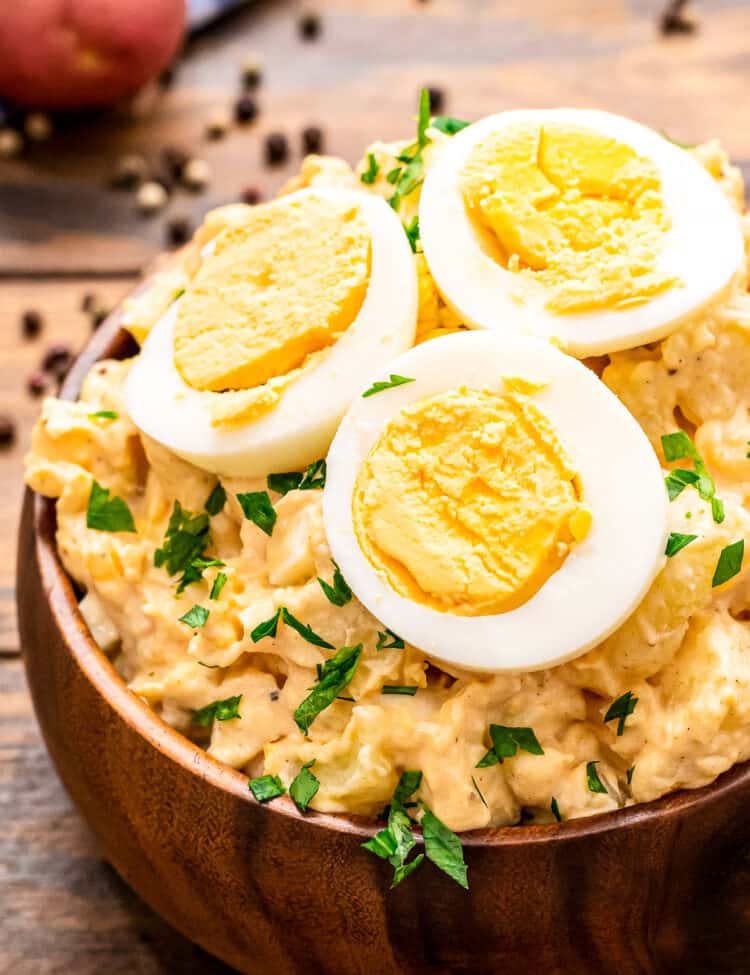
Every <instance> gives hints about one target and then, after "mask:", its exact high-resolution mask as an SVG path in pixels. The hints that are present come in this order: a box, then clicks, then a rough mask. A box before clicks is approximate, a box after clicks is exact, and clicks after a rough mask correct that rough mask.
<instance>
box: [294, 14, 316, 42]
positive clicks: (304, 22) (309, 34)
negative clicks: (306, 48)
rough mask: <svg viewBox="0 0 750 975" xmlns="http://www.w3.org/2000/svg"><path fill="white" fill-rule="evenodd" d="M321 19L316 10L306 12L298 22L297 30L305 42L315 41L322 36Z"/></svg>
mask: <svg viewBox="0 0 750 975" xmlns="http://www.w3.org/2000/svg"><path fill="white" fill-rule="evenodd" d="M320 27H321V23H320V17H319V16H318V14H316V13H315V11H314V10H305V11H303V13H301V14H300V16H299V19H298V20H297V30H298V31H299V35H300V37H301V38H302V39H303V40H304V41H314V40H315V39H316V38H317V37H318V35H319V34H320Z"/></svg>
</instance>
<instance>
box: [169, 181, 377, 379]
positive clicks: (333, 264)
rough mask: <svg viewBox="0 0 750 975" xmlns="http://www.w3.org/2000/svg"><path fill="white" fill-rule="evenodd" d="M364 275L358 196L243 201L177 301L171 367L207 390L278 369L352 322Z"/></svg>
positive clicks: (365, 246) (366, 247) (366, 255)
mask: <svg viewBox="0 0 750 975" xmlns="http://www.w3.org/2000/svg"><path fill="white" fill-rule="evenodd" d="M369 276H370V237H369V232H368V228H367V226H366V224H365V221H364V219H363V217H362V215H361V213H360V210H359V207H358V206H357V205H356V204H354V205H352V204H351V203H348V202H346V203H344V202H339V201H336V202H334V201H331V200H329V199H324V198H322V197H317V196H314V195H309V196H305V197H302V198H298V199H293V200H286V199H284V198H283V197H282V198H281V199H280V200H278V201H275V202H273V203H269V204H263V205H260V206H256V207H252V208H248V212H247V219H246V220H245V222H244V223H243V224H242V225H241V226H237V227H232V228H229V229H228V230H226V231H225V232H224V233H223V234H222V235H221V236H220V237H218V238H217V240H216V245H215V248H214V250H213V253H211V254H209V255H208V256H207V257H206V258H205V260H204V261H203V263H202V265H201V267H200V270H199V271H198V273H197V275H196V276H195V278H194V279H193V281H192V283H191V285H190V287H189V289H188V291H187V294H186V295H185V297H184V298H183V300H182V302H181V303H180V307H179V311H178V315H177V321H176V323H175V332H174V361H175V365H176V367H177V369H178V370H179V372H180V374H181V376H182V378H183V379H184V380H185V382H186V383H188V385H190V386H192V387H193V388H195V389H199V390H207V391H214V392H223V391H225V390H249V389H254V388H255V387H259V386H261V385H262V384H264V383H266V382H268V381H269V380H272V379H274V378H275V377H279V376H284V375H285V374H287V373H288V372H289V371H290V370H293V369H297V368H299V367H300V366H302V365H304V363H305V360H306V359H307V357H308V356H310V355H312V354H314V353H317V352H320V351H321V350H323V349H325V348H326V347H328V346H330V345H332V344H333V343H334V342H336V340H337V339H338V338H340V336H341V335H342V333H343V332H344V331H345V330H346V329H347V328H348V326H349V325H351V324H352V322H353V321H354V319H355V318H356V316H357V314H358V312H359V309H360V307H361V305H362V302H363V300H364V297H365V293H366V291H367V285H368V281H369Z"/></svg>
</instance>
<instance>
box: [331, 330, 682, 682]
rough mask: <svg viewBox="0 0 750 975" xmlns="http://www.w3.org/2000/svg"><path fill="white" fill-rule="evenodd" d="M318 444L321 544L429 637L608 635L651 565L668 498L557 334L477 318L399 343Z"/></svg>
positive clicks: (405, 631)
mask: <svg viewBox="0 0 750 975" xmlns="http://www.w3.org/2000/svg"><path fill="white" fill-rule="evenodd" d="M378 380H379V382H376V383H374V384H373V385H372V386H371V387H370V388H369V390H367V391H365V393H364V395H360V396H358V397H357V399H356V400H355V401H354V403H353V405H352V406H351V408H350V409H349V411H348V412H347V414H346V416H345V418H344V420H343V422H342V424H341V426H340V428H339V430H338V433H337V434H336V437H335V438H334V441H333V443H332V445H331V449H330V451H329V454H328V476H327V481H326V487H325V492H324V499H323V509H324V519H325V527H326V532H327V536H328V541H329V544H330V547H331V551H332V553H333V557H334V559H335V560H336V562H337V563H338V565H339V567H340V569H341V571H342V573H343V575H344V577H345V578H346V580H347V583H348V584H349V586H350V587H351V589H352V590H353V591H354V593H355V594H356V595H357V597H358V598H359V599H360V601H361V602H362V603H364V605H365V606H366V607H367V608H368V609H369V610H370V612H371V613H373V615H375V616H376V617H377V618H378V619H379V620H381V621H382V622H383V623H384V624H385V625H386V626H387V627H388V628H389V629H390V630H392V631H393V632H394V633H395V634H398V636H400V637H401V638H402V639H405V640H407V641H408V642H409V643H411V644H413V645H414V646H416V647H419V648H420V649H421V650H423V651H424V652H425V653H427V654H429V655H431V656H433V657H435V658H437V659H438V660H441V661H443V662H446V663H448V664H452V665H454V666H457V667H461V668H467V669H472V670H479V671H495V672H497V671H505V670H534V669H538V668H543V667H549V666H551V665H554V664H558V663H561V662H563V661H565V660H567V659H570V658H572V657H575V656H577V655H578V654H581V653H583V652H584V651H585V650H587V649H589V648H590V647H592V646H594V645H595V644H596V643H598V642H599V641H601V640H602V639H604V637H606V636H607V635H608V634H609V633H610V632H612V630H614V629H615V628H616V627H617V626H618V625H619V624H620V623H621V622H622V621H623V620H624V619H625V618H626V617H627V616H629V615H630V614H631V613H632V611H633V610H634V609H635V607H636V606H637V605H638V603H639V602H640V600H641V599H642V598H643V596H644V595H645V593H646V591H647V589H648V588H649V586H650V584H651V582H652V580H653V579H654V576H655V575H656V573H657V572H658V571H659V569H660V568H661V566H662V565H663V563H664V548H665V540H666V535H667V498H666V492H665V490H664V481H663V476H662V471H661V468H660V465H659V463H658V461H657V458H656V455H655V453H654V450H653V449H652V447H651V445H650V443H649V441H648V440H647V438H646V436H645V434H644V433H643V431H642V430H641V428H640V427H639V425H638V423H637V422H636V421H635V419H634V418H633V417H632V416H631V414H630V413H629V412H628V411H627V410H626V409H625V407H624V406H623V405H622V404H621V403H620V401H619V400H618V399H617V398H616V397H615V396H614V395H613V394H612V393H611V392H610V391H609V390H608V389H607V387H606V386H605V385H604V384H603V383H602V382H601V381H600V380H599V379H598V378H597V377H596V375H595V374H594V373H593V372H591V371H590V370H589V369H587V368H586V367H585V366H584V365H582V364H581V363H580V362H578V361H577V360H575V359H573V358H571V357H570V356H567V355H565V354H564V353H562V352H560V351H559V350H558V349H556V348H554V346H552V345H550V344H548V343H545V342H542V341H539V340H537V339H531V338H527V337H524V336H519V335H513V334H512V333H510V332H505V331H503V332H499V331H492V332H491V331H474V332H464V333H460V334H455V335H450V336H446V337H444V338H439V339H435V340H434V341H432V342H428V343H426V344H424V345H421V346H418V347H417V348H414V349H411V350H410V351H408V352H407V353H405V354H404V355H402V356H401V357H399V358H398V359H396V360H395V361H393V362H391V363H390V364H389V365H388V367H387V368H386V369H385V370H383V374H382V376H380V377H378Z"/></svg>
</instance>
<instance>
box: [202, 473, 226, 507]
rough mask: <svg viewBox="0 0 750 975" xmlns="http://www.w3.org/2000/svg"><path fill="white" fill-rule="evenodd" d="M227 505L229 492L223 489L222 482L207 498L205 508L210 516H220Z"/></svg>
mask: <svg viewBox="0 0 750 975" xmlns="http://www.w3.org/2000/svg"><path fill="white" fill-rule="evenodd" d="M226 503H227V492H226V491H225V490H224V488H223V487H222V485H221V481H217V482H216V487H215V488H214V489H213V491H212V492H211V493H210V494H209V496H208V497H207V498H206V503H205V505H204V507H205V509H206V511H207V512H208V513H209V514H210V515H218V514H219V512H220V511H223V510H224V505H225V504H226Z"/></svg>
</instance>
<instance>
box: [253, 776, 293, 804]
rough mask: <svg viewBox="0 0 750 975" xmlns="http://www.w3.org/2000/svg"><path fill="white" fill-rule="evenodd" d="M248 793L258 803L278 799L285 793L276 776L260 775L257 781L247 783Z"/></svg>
mask: <svg viewBox="0 0 750 975" xmlns="http://www.w3.org/2000/svg"><path fill="white" fill-rule="evenodd" d="M247 784H248V787H249V789H250V791H251V792H252V794H253V795H254V796H255V798H256V799H257V800H258V802H269V801H270V800H271V799H278V797H279V796H283V795H284V793H285V792H286V789H285V788H284V785H283V783H282V781H281V779H280V778H279V777H278V775H261V776H259V777H258V778H257V779H250V781H249V782H248V783H247Z"/></svg>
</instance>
